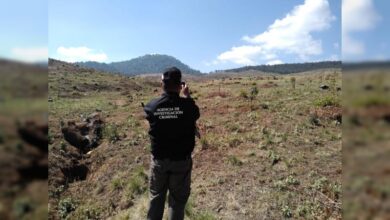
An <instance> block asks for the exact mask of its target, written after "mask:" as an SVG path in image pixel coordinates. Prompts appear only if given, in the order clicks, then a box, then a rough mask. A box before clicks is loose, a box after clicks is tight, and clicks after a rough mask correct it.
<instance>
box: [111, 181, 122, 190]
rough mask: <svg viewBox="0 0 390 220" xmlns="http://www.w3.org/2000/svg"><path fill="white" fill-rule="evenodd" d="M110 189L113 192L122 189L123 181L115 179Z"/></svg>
mask: <svg viewBox="0 0 390 220" xmlns="http://www.w3.org/2000/svg"><path fill="white" fill-rule="evenodd" d="M111 188H112V189H113V190H120V189H122V188H123V180H122V178H115V179H113V180H112V181H111Z"/></svg>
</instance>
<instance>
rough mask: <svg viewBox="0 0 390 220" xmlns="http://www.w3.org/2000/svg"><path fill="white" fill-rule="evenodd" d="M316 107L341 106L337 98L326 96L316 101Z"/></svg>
mask: <svg viewBox="0 0 390 220" xmlns="http://www.w3.org/2000/svg"><path fill="white" fill-rule="evenodd" d="M314 105H315V106H318V107H326V106H340V100H339V99H338V98H336V97H335V96H325V97H321V98H318V99H316V100H315V101H314Z"/></svg>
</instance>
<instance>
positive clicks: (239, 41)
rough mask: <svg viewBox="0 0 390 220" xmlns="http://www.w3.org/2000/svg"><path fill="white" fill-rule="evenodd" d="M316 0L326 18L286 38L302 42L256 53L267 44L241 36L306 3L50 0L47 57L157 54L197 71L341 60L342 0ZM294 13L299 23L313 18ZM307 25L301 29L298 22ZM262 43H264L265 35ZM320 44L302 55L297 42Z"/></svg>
mask: <svg viewBox="0 0 390 220" xmlns="http://www.w3.org/2000/svg"><path fill="white" fill-rule="evenodd" d="M308 1H311V2H312V0H308ZM314 1H317V2H318V0H314ZM319 2H322V3H323V2H325V3H326V4H328V5H329V6H328V9H327V8H326V6H324V5H323V4H322V3H320V4H322V5H320V6H319V7H321V8H319V9H317V11H315V12H318V11H320V12H322V11H326V10H329V13H328V14H326V13H324V14H325V15H323V16H325V17H326V16H327V18H323V19H322V20H321V21H318V22H319V23H320V24H319V26H321V25H323V27H321V28H319V30H313V29H315V28H312V29H309V30H308V31H309V34H308V36H306V35H304V36H303V37H302V36H293V37H292V39H291V40H292V41H297V40H299V39H297V38H300V37H302V38H307V39H306V41H308V42H294V43H295V44H294V45H293V47H294V48H289V49H287V50H286V51H284V50H283V48H275V47H274V48H272V46H271V48H269V49H267V50H268V51H262V50H263V49H262V47H266V46H269V44H270V43H269V42H265V43H258V42H249V40H251V39H248V40H244V36H248V38H254V37H255V36H257V35H260V34H261V33H263V32H265V31H267V28H268V27H269V26H270V25H272V24H273V23H274V22H275V20H276V19H283V18H284V17H286V15H287V13H290V14H291V13H292V11H293V10H294V7H295V6H298V5H304V4H305V1H303V0H289V1H286V0H263V1H258V0H246V1H223V0H207V1H206V0H197V1H189V0H184V1H183V0H169V1H168V0H160V1H151V0H146V1H145V0H143V1H141V0H134V1H119V0H111V1H92V0H83V1H76V0H49V36H50V41H49V56H50V57H54V58H59V59H62V60H68V61H80V60H88V59H89V60H90V59H93V60H97V61H103V62H112V61H121V60H127V59H131V58H134V57H138V56H142V55H144V54H151V53H158V54H168V55H172V56H175V57H176V58H178V59H180V60H181V61H183V62H184V63H186V64H188V65H190V66H191V67H193V68H196V69H200V70H201V71H211V70H215V69H223V68H230V67H237V66H243V65H249V64H263V63H279V62H283V63H288V62H302V61H318V60H328V59H339V58H340V50H341V49H340V45H341V19H340V14H341V4H340V1H339V0H330V1H329V3H328V1H326V0H319ZM310 7H311V6H310ZM310 7H307V8H309V9H310ZM314 7H316V6H315V5H314ZM301 11H302V10H301ZM297 14H298V15H296V20H298V21H299V19H301V20H302V19H305V18H312V16H313V14H308V15H305V14H304V13H301V14H299V13H297ZM300 16H301V17H300ZM319 20H320V19H319ZM324 23H326V24H324ZM302 24H305V23H304V22H303V23H302ZM310 25H316V24H310ZM288 28H289V29H292V28H291V27H287V29H288ZM298 30H301V29H298ZM305 30H307V28H302V31H305ZM293 31H296V30H293ZM282 33H286V32H282ZM275 34H276V33H274V35H275ZM294 34H295V35H297V34H296V33H294ZM285 35H286V36H287V35H288V34H285ZM271 38H272V36H271ZM310 38H312V39H310ZM252 40H253V39H252ZM280 40H283V39H280ZM265 41H269V37H268V39H265ZM318 42H320V48H318V45H314V46H313V45H312V46H313V48H312V51H310V49H307V51H306V52H304V53H303V54H300V52H299V51H300V50H305V49H304V48H299V47H305V48H306V45H305V43H309V44H313V43H314V44H316V43H318ZM233 47H236V49H233ZM237 48H238V49H237ZM221 55H222V56H221ZM240 56H243V57H244V58H243V59H241V57H240ZM265 56H266V57H267V58H265Z"/></svg>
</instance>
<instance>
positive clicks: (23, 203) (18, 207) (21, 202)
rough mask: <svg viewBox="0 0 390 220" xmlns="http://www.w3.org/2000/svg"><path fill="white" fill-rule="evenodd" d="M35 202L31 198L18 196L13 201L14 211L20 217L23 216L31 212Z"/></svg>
mask: <svg viewBox="0 0 390 220" xmlns="http://www.w3.org/2000/svg"><path fill="white" fill-rule="evenodd" d="M32 209H33V203H32V201H31V200H30V199H29V198H24V197H23V198H18V199H16V200H15V201H14V203H13V213H14V215H15V216H17V217H18V218H22V217H23V216H24V215H25V214H27V213H29V212H31V211H32Z"/></svg>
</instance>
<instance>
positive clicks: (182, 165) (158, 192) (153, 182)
mask: <svg viewBox="0 0 390 220" xmlns="http://www.w3.org/2000/svg"><path fill="white" fill-rule="evenodd" d="M191 170H192V159H191V158H190V159H187V160H183V161H171V160H168V159H166V160H156V159H153V158H152V161H151V163H150V178H149V180H150V181H149V189H150V204H149V211H148V220H161V219H162V217H163V214H164V204H165V198H166V195H167V191H169V196H168V206H169V209H168V215H169V218H168V219H169V220H183V219H184V208H185V205H186V203H187V200H188V197H189V196H190V191H191Z"/></svg>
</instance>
